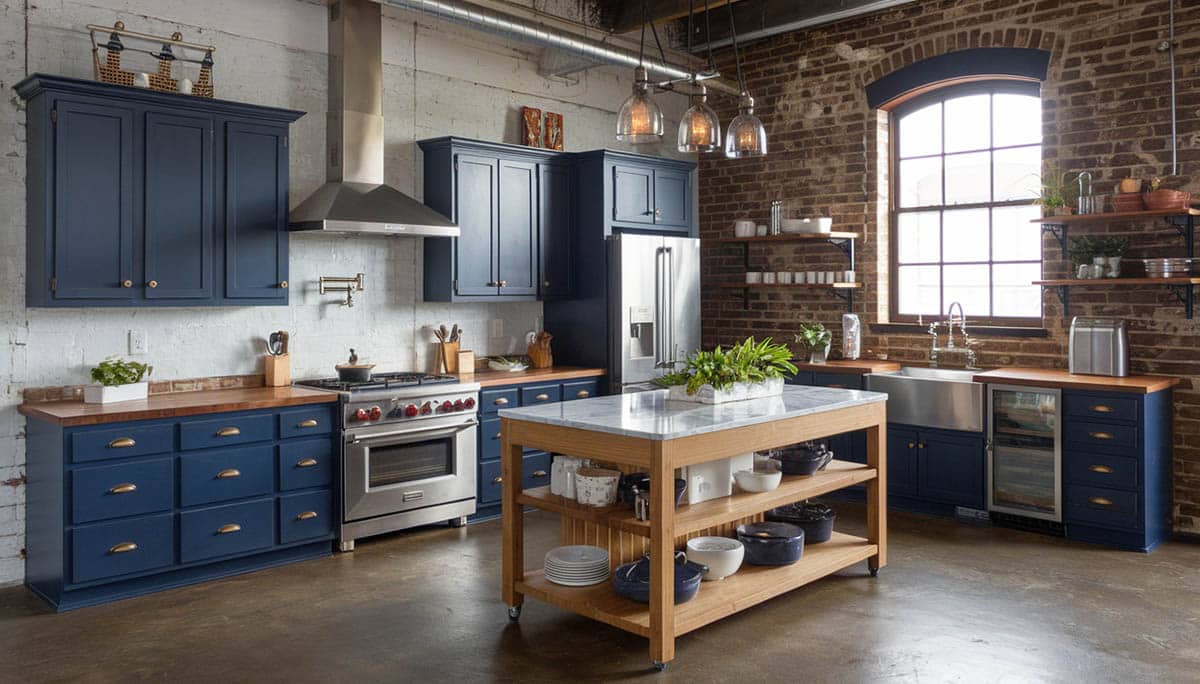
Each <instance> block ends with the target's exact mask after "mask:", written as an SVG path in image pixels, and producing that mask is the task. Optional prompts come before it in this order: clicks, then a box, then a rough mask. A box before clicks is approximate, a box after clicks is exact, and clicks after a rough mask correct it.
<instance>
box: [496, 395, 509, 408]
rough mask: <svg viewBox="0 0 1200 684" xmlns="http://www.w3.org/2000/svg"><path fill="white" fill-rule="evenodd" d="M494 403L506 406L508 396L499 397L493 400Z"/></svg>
mask: <svg viewBox="0 0 1200 684" xmlns="http://www.w3.org/2000/svg"><path fill="white" fill-rule="evenodd" d="M492 403H493V404H495V405H496V406H504V405H505V404H507V403H508V397H497V398H496V400H495V401H493V402H492Z"/></svg>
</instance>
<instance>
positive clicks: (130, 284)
mask: <svg viewBox="0 0 1200 684" xmlns="http://www.w3.org/2000/svg"><path fill="white" fill-rule="evenodd" d="M121 287H133V281H132V280H122V281H121Z"/></svg>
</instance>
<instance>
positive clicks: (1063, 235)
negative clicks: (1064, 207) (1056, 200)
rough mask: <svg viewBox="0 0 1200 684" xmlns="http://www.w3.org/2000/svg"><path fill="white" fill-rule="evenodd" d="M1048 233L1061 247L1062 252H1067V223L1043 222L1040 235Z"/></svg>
mask: <svg viewBox="0 0 1200 684" xmlns="http://www.w3.org/2000/svg"><path fill="white" fill-rule="evenodd" d="M1046 233H1050V234H1051V235H1053V236H1054V239H1055V240H1057V241H1058V246H1059V247H1060V248H1062V251H1063V254H1066V253H1067V224H1065V223H1043V224H1042V235H1045V234H1046Z"/></svg>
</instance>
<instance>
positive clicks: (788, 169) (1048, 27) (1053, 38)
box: [699, 0, 1200, 533]
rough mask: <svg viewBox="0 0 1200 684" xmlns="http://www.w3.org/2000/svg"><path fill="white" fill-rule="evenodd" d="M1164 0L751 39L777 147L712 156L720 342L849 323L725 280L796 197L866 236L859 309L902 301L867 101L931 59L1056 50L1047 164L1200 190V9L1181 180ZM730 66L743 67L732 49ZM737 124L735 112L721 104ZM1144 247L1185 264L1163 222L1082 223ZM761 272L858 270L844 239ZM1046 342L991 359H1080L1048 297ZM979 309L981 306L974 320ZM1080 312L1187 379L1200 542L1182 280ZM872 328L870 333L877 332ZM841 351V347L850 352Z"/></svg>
mask: <svg viewBox="0 0 1200 684" xmlns="http://www.w3.org/2000/svg"><path fill="white" fill-rule="evenodd" d="M1167 11H1168V4H1167V1H1166V0H1153V1H1150V0H1142V1H1138V0H1124V1H1122V0H1097V1H1095V2H1068V1H1056V0H1039V1H1032V0H1026V1H1003V0H980V1H974V2H949V1H941V0H939V1H928V2H916V3H912V4H910V5H904V6H902V7H900V8H897V9H893V10H888V11H883V12H878V13H875V14H872V15H868V16H865V17H859V18H855V19H851V20H847V21H843V22H839V23H836V24H832V25H829V26H825V27H821V28H818V29H814V30H808V31H800V32H796V33H791V34H786V35H780V36H775V37H772V38H769V39H765V40H762V41H759V42H757V43H754V44H751V45H749V46H745V48H744V50H743V55H742V57H743V69H744V71H745V74H746V81H747V86H748V88H749V90H750V92H751V93H752V94H753V95H754V97H755V99H756V101H757V105H758V107H757V113H758V115H759V116H760V117H761V118H762V119H763V122H764V123H765V124H766V127H767V131H768V134H769V143H770V155H769V156H767V157H766V158H762V159H748V160H726V159H723V158H716V157H703V158H702V159H701V164H700V174H699V175H700V217H701V235H702V237H704V238H707V240H706V243H705V247H704V250H703V260H704V267H703V298H704V301H703V321H704V333H703V334H704V344H705V345H706V346H711V345H714V344H718V343H729V342H732V341H735V340H737V339H739V338H740V337H742V336H745V335H746V334H757V335H774V336H777V337H779V338H782V339H786V340H787V341H789V342H790V341H791V335H792V333H793V332H794V331H795V330H796V327H797V324H798V323H799V322H801V321H804V320H810V319H816V320H819V321H821V322H823V323H825V324H826V325H827V326H830V327H831V328H833V329H834V330H835V331H837V330H840V316H841V313H842V312H843V311H844V310H845V305H844V304H843V303H842V302H841V301H840V300H838V299H836V298H834V297H832V296H831V295H829V294H828V293H824V292H803V291H801V292H795V293H793V292H784V291H774V290H763V291H759V292H756V293H754V294H752V295H751V296H750V298H749V302H748V305H743V300H742V298H741V296H740V292H739V293H738V294H737V295H736V296H735V295H734V292H737V291H728V290H726V291H722V290H721V289H720V288H719V287H718V284H719V283H720V282H722V281H729V280H738V279H740V278H741V274H742V272H743V270H744V266H743V262H742V252H741V248H740V246H737V245H724V246H722V245H718V244H716V243H715V242H714V241H713V240H712V239H713V238H716V237H724V236H728V235H731V234H732V228H731V226H732V222H733V220H734V219H735V218H739V217H743V216H749V217H754V218H757V219H759V221H760V222H762V220H763V217H766V216H767V215H768V213H769V206H770V201H771V200H772V199H776V198H780V199H783V200H784V201H785V203H786V208H787V209H788V210H789V212H790V215H794V216H832V217H833V219H834V222H835V227H836V228H839V229H843V230H862V231H863V232H864V238H863V240H862V241H861V242H860V244H859V249H858V257H859V259H858V272H859V274H860V279H862V280H864V281H865V282H866V283H867V286H866V288H865V289H864V290H862V291H860V292H858V293H856V297H855V303H854V310H855V312H857V313H858V314H859V316H861V317H862V318H863V320H864V322H865V323H868V324H869V323H875V322H876V321H879V320H880V319H881V315H882V312H885V311H886V309H887V286H886V273H882V272H881V271H880V268H879V267H878V263H879V262H881V261H883V262H886V260H887V234H886V227H887V226H886V222H887V197H886V189H887V166H886V164H881V163H880V151H881V150H886V149H887V135H888V131H887V120H886V117H881V116H880V113H879V112H877V111H873V110H871V109H870V108H869V107H868V106H867V103H866V97H865V93H864V91H863V86H864V85H865V84H867V83H870V82H871V81H874V80H876V79H877V78H879V77H881V76H883V75H885V74H888V73H891V72H892V71H894V70H896V69H898V68H901V67H903V66H906V65H908V64H912V63H913V62H916V61H919V60H921V59H924V58H926V57H932V56H935V55H940V54H945V53H948V52H954V51H956V50H961V49H965V48H970V47H988V46H1004V47H1038V48H1042V49H1045V50H1049V51H1051V54H1052V57H1051V62H1050V71H1049V75H1048V77H1047V80H1046V82H1045V83H1044V84H1043V89H1042V98H1043V134H1044V135H1043V144H1044V150H1045V151H1044V156H1045V157H1047V158H1052V159H1056V160H1057V162H1058V164H1059V166H1061V167H1062V168H1063V169H1064V170H1084V169H1086V170H1090V171H1091V172H1092V174H1093V176H1094V184H1095V187H1096V188H1097V190H1096V192H1098V193H1104V194H1110V193H1111V192H1112V186H1113V185H1114V184H1115V183H1116V181H1117V180H1119V179H1121V178H1124V177H1126V176H1134V177H1140V178H1150V177H1152V176H1162V177H1163V178H1164V180H1165V184H1166V185H1167V186H1169V187H1176V188H1183V189H1188V190H1191V191H1193V192H1200V178H1197V177H1198V176H1200V66H1198V65H1200V2H1198V1H1197V0H1182V1H1180V0H1177V4H1176V39H1177V41H1178V50H1177V53H1176V77H1177V88H1178V137H1177V139H1178V143H1179V153H1178V159H1179V175H1178V176H1176V177H1169V176H1168V175H1167V174H1169V173H1170V170H1171V169H1170V161H1171V153H1170V110H1169V107H1170V98H1169V76H1170V72H1169V69H1168V67H1167V64H1168V61H1167V56H1166V55H1165V54H1160V53H1158V52H1156V51H1155V49H1154V47H1155V45H1156V44H1157V43H1158V42H1159V41H1161V40H1163V39H1164V38H1166V36H1167ZM718 57H719V60H718V61H719V67H720V68H721V70H722V71H723V72H724V73H725V74H727V75H731V74H733V71H734V69H733V56H732V53H731V52H730V51H728V50H725V51H722V53H721V54H720V55H719V56H718ZM714 99H716V100H717V101H716V102H715V103H714V104H715V105H717V107H718V112H719V113H720V114H721V118H722V120H723V121H728V120H729V119H730V117H731V116H732V114H733V103H732V102H730V101H729V100H728V99H727V98H714ZM1084 232H1091V233H1098V232H1111V233H1120V234H1124V235H1128V236H1129V237H1130V238H1131V243H1132V244H1131V249H1130V252H1131V253H1130V254H1129V256H1131V257H1135V258H1136V257H1139V256H1182V255H1183V243H1182V241H1181V240H1180V239H1179V237H1178V235H1177V234H1176V232H1175V231H1174V229H1173V228H1171V227H1169V226H1166V225H1165V224H1163V223H1151V222H1147V223H1142V224H1130V223H1126V224H1113V225H1111V226H1095V227H1089V228H1079V229H1073V234H1081V233H1084ZM751 249H752V251H751V257H750V258H751V268H752V269H753V270H793V271H806V270H842V269H844V268H845V265H844V264H845V261H844V259H843V257H842V256H841V254H840V253H839V252H838V251H837V250H836V249H835V248H833V247H832V246H827V245H821V244H814V245H806V246H781V247H776V248H772V247H767V246H756V247H752V248H751ZM1044 260H1045V274H1046V276H1047V277H1065V276H1067V274H1068V270H1069V263H1068V262H1067V261H1066V260H1065V257H1064V255H1063V254H1062V253H1061V250H1060V249H1059V246H1058V243H1057V242H1056V241H1055V240H1054V239H1053V238H1050V237H1047V238H1046V240H1045V241H1044ZM1044 304H1045V306H1044V310H1045V327H1046V329H1047V331H1048V337H1046V338H1032V339H1030V338H1026V339H1016V338H1002V337H985V338H983V343H984V346H983V348H982V349H981V354H980V364H981V365H984V366H989V367H995V366H1004V365H1017V364H1020V365H1033V366H1044V367H1065V365H1066V354H1067V335H1066V333H1067V326H1068V324H1069V321H1068V320H1064V317H1063V310H1062V305H1061V304H1060V302H1059V300H1058V298H1057V297H1056V296H1055V294H1054V293H1053V292H1052V291H1049V290H1047V291H1046V292H1045V293H1044ZM969 313H970V312H968V314H969ZM1071 314H1072V315H1111V316H1121V317H1124V318H1126V319H1127V320H1128V322H1129V326H1130V330H1131V332H1130V345H1131V348H1132V349H1131V351H1132V354H1131V362H1132V367H1133V371H1134V372H1135V373H1158V374H1170V375H1178V376H1181V377H1183V380H1184V381H1183V384H1182V385H1181V386H1180V387H1179V388H1178V389H1177V390H1176V395H1175V396H1176V404H1175V500H1176V529H1177V530H1178V531H1181V532H1187V533H1200V318H1198V319H1196V320H1195V321H1189V320H1186V319H1185V318H1184V315H1183V307H1182V305H1181V304H1180V302H1179V300H1178V299H1176V297H1175V295H1173V294H1172V293H1171V292H1170V291H1169V290H1168V289H1166V288H1153V287H1147V288H1120V289H1117V288H1095V289H1088V290H1083V289H1076V290H1074V291H1072V293H1071ZM868 328H869V326H868ZM928 347H929V340H928V337H927V336H926V335H912V334H882V333H880V332H878V331H870V330H868V333H867V334H866V335H865V337H864V350H867V351H868V353H869V354H872V355H874V354H879V353H886V354H888V355H889V357H890V358H892V359H898V360H903V361H918V362H920V361H925V360H927V357H928ZM834 348H835V349H836V348H837V341H836V340H835V346H834Z"/></svg>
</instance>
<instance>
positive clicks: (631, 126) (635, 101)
mask: <svg viewBox="0 0 1200 684" xmlns="http://www.w3.org/2000/svg"><path fill="white" fill-rule="evenodd" d="M633 74H634V75H633V94H632V95H630V96H629V98H628V99H626V100H625V102H624V103H623V104H622V105H621V111H620V113H618V114H617V140H622V141H625V142H630V143H633V144H635V145H640V144H643V143H656V142H660V141H661V140H662V137H663V113H662V110H661V109H659V108H658V105H657V104H655V103H654V100H653V99H651V97H650V83H649V78H648V77H647V75H646V67H644V66H639V67H638V68H637V69H635V70H634V72H633Z"/></svg>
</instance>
